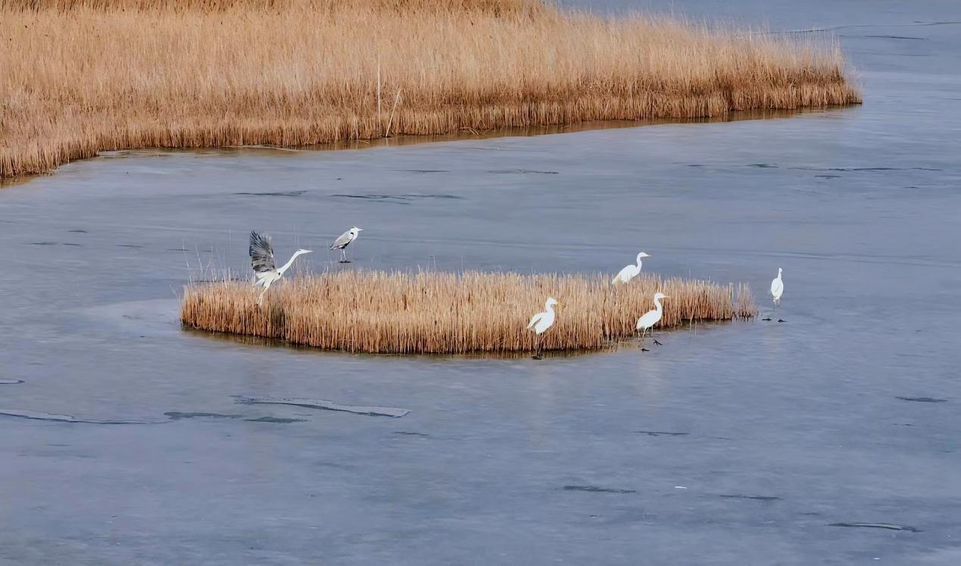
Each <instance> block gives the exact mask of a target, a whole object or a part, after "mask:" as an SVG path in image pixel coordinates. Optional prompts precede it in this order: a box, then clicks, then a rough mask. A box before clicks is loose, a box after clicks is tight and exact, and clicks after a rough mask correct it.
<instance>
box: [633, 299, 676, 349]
mask: <svg viewBox="0 0 961 566" xmlns="http://www.w3.org/2000/svg"><path fill="white" fill-rule="evenodd" d="M661 299H670V297H668V296H667V295H665V294H664V293H654V310H652V311H648V312H646V313H645V314H644V316H642V317H641V318H639V319H637V329H638V330H640V331H641V351H644V352H646V351H647V349H646V348H644V333H646V332H647V331H648V330H650V331H651V338H652V339H653V340H654V343H655V344H657V345H658V346H660V345H661V343H660V342H658V341H657V338H654V325H655V324H657V323H658V322H660V321H661V317H662V316H663V315H664V311H663V309H662V308H661Z"/></svg>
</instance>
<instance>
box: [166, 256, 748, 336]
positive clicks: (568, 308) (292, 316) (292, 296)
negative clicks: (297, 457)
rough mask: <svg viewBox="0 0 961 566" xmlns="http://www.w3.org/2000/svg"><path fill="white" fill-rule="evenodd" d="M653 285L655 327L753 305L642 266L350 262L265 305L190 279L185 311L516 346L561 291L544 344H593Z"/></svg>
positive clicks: (223, 318)
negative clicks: (553, 268) (608, 269)
mask: <svg viewBox="0 0 961 566" xmlns="http://www.w3.org/2000/svg"><path fill="white" fill-rule="evenodd" d="M657 291H662V292H664V293H665V294H667V295H668V296H670V298H669V299H666V300H665V301H664V303H663V304H664V318H663V319H662V320H661V323H660V324H659V326H658V328H670V327H674V326H677V325H679V324H683V323H687V322H693V321H710V320H731V319H734V318H741V317H750V316H754V315H755V314H756V312H757V307H756V306H755V305H754V301H753V298H752V296H751V292H750V289H748V288H747V287H746V286H744V285H737V286H735V285H718V284H716V283H711V282H709V281H700V280H686V279H667V280H662V279H660V278H659V277H655V276H649V275H642V276H640V277H638V278H636V279H634V280H633V281H632V282H631V283H630V284H628V285H621V286H617V287H612V286H611V285H610V283H609V278H608V277H607V276H590V277H587V276H579V275H533V276H524V275H518V274H512V273H477V272H468V273H465V274H462V275H456V274H450V273H417V274H409V273H384V272H376V271H374V272H358V271H342V272H339V273H336V274H327V275H321V276H315V277H303V278H295V279H292V280H290V281H287V282H286V283H285V284H283V285H281V286H279V287H277V288H271V289H270V291H269V292H268V293H267V298H266V299H265V301H264V304H263V306H258V305H257V297H258V294H259V290H258V289H255V288H254V287H252V286H251V285H249V284H245V283H237V282H229V281H228V282H223V283H213V284H209V283H208V284H196V285H191V286H189V287H187V289H186V292H185V295H184V299H183V304H182V306H181V319H182V321H183V324H184V325H185V326H187V327H192V328H197V329H202V330H208V331H214V332H228V333H233V334H241V335H249V336H261V337H266V338H278V339H282V340H286V341H288V342H291V343H295V344H303V345H307V346H314V347H318V348H323V349H329V350H346V351H348V352H370V353H400V354H410V353H434V354H440V353H443V354H457V353H468V352H519V351H531V350H533V349H534V348H535V346H536V341H535V336H534V334H533V333H532V332H531V331H529V330H527V329H526V327H527V323H528V321H529V320H530V318H531V316H533V315H534V314H535V313H537V312H540V311H542V310H544V301H545V300H546V299H547V297H548V296H553V297H554V298H556V299H557V300H558V301H560V305H559V306H557V307H555V312H556V313H557V319H556V322H555V324H554V326H553V327H552V328H551V329H550V330H548V331H547V332H546V333H545V334H544V335H543V338H542V340H543V348H544V349H545V350H583V349H589V350H590V349H600V348H604V347H606V346H608V345H609V344H610V343H611V342H612V341H615V340H618V339H623V338H627V337H630V336H632V335H633V334H634V332H635V329H634V327H635V324H636V322H637V318H638V317H639V316H641V315H642V314H644V313H645V312H647V311H649V310H651V309H652V308H654V304H653V296H654V293H655V292H657Z"/></svg>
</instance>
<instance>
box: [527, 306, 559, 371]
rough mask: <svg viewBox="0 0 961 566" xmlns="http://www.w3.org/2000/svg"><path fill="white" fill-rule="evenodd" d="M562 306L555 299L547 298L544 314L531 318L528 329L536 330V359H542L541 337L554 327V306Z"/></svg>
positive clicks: (540, 313)
mask: <svg viewBox="0 0 961 566" xmlns="http://www.w3.org/2000/svg"><path fill="white" fill-rule="evenodd" d="M557 304H560V303H558V302H557V299H555V298H554V297H547V301H546V302H545V303H544V312H539V313H537V314H535V315H534V316H533V317H531V321H530V322H529V323H528V324H527V329H528V330H531V329H533V330H534V333H535V334H537V352H535V353H534V359H535V360H539V359H541V339H540V335H541V334H543V333H545V332H547V329H548V328H550V327H551V326H553V325H554V305H557Z"/></svg>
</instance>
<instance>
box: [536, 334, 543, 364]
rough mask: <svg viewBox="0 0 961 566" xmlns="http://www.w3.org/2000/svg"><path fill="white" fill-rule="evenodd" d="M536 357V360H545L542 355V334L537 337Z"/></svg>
mask: <svg viewBox="0 0 961 566" xmlns="http://www.w3.org/2000/svg"><path fill="white" fill-rule="evenodd" d="M534 359H535V360H543V359H544V357H543V356H541V338H540V336H538V337H537V349H536V350H535V351H534Z"/></svg>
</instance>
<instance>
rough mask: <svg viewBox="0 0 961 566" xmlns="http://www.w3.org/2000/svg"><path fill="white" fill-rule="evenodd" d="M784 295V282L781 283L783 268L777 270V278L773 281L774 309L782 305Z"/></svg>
mask: <svg viewBox="0 0 961 566" xmlns="http://www.w3.org/2000/svg"><path fill="white" fill-rule="evenodd" d="M782 294H784V281H781V268H780V267H779V268H777V277H775V278H774V280H773V281H771V296H772V297H774V308H777V307H778V305H780V304H781V295H782Z"/></svg>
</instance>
